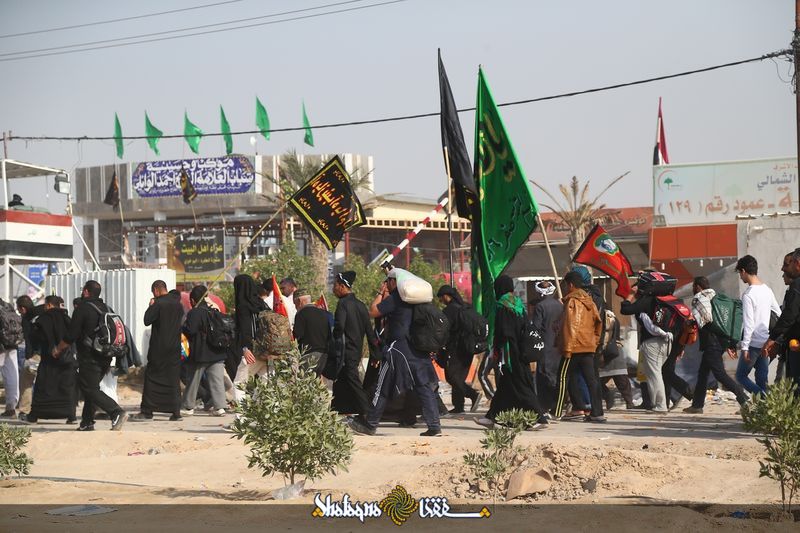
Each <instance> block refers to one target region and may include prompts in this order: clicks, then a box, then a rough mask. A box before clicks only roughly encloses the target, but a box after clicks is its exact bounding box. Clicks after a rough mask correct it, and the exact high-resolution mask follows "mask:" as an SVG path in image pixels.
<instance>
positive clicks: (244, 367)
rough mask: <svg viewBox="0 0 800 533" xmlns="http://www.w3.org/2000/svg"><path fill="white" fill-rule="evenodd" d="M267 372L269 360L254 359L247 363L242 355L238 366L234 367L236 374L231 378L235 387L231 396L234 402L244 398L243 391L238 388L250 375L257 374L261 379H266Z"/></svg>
mask: <svg viewBox="0 0 800 533" xmlns="http://www.w3.org/2000/svg"><path fill="white" fill-rule="evenodd" d="M267 374H269V361H262V360H261V359H256V360H255V362H253V363H252V364H249V365H248V364H247V361H246V360H245V358H244V357H242V360H241V361H240V362H239V367H238V368H237V369H236V376H235V377H234V378H233V385H234V387H235V389H234V391H233V396H234V399H235V400H236V402H237V403H238V402H241V401H242V400H243V399H244V391H243V390H242V389H241V388H240V387H243V386H244V384H245V383H247V380H248V379H250V378H251V377H252V376H258V377H260V378H261V379H266V377H267Z"/></svg>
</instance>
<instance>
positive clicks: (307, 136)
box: [303, 101, 314, 146]
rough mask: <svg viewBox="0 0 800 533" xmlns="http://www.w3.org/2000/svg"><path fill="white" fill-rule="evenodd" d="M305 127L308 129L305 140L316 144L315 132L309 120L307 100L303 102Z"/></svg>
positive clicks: (310, 143)
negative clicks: (312, 130) (312, 131)
mask: <svg viewBox="0 0 800 533" xmlns="http://www.w3.org/2000/svg"><path fill="white" fill-rule="evenodd" d="M303 127H304V128H305V129H306V134H305V136H304V137H303V141H304V142H305V143H306V144H307V145H309V146H314V134H313V133H311V124H310V123H309V122H308V115H307V114H306V103H305V101H304V102H303Z"/></svg>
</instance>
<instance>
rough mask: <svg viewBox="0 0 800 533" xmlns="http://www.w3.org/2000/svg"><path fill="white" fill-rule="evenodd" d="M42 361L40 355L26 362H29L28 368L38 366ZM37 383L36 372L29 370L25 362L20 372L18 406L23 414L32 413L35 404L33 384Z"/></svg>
mask: <svg viewBox="0 0 800 533" xmlns="http://www.w3.org/2000/svg"><path fill="white" fill-rule="evenodd" d="M41 359H42V358H41V357H40V356H39V355H34V356H33V357H31V358H30V359H25V361H28V365H27V366H30V365H38V364H39V363H40V362H41ZM35 381H36V370H33V371H31V370H30V369H29V368H26V365H25V363H24V362H23V364H22V366H20V371H19V403H18V404H17V409H18V410H19V412H21V413H30V412H31V404H32V403H33V383H34V382H35Z"/></svg>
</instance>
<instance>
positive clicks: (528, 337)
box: [520, 318, 544, 364]
mask: <svg viewBox="0 0 800 533" xmlns="http://www.w3.org/2000/svg"><path fill="white" fill-rule="evenodd" d="M523 333H524V337H523V338H522V353H520V359H522V362H523V363H528V364H530V363H538V362H539V361H540V360H541V359H542V356H543V355H544V339H543V338H542V334H541V333H540V332H539V330H537V329H535V328H534V327H533V321H532V320H528V319H527V318H526V319H525V330H524V332H523Z"/></svg>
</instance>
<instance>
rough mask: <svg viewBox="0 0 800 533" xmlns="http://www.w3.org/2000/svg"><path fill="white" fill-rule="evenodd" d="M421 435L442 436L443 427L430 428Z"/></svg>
mask: <svg viewBox="0 0 800 533" xmlns="http://www.w3.org/2000/svg"><path fill="white" fill-rule="evenodd" d="M419 436H420V437H441V436H442V430H441V429H428V431H423V432H422V433H420V434H419Z"/></svg>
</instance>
